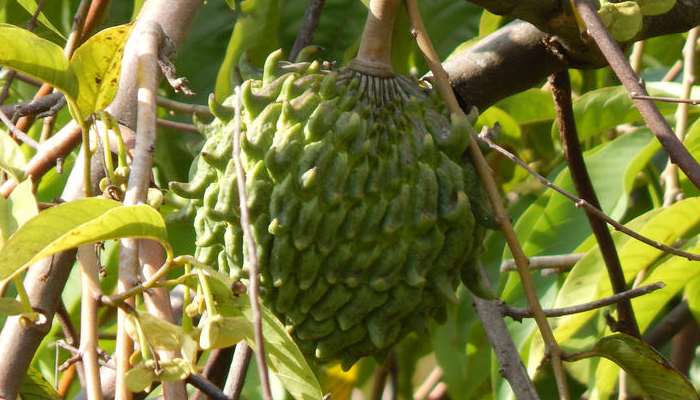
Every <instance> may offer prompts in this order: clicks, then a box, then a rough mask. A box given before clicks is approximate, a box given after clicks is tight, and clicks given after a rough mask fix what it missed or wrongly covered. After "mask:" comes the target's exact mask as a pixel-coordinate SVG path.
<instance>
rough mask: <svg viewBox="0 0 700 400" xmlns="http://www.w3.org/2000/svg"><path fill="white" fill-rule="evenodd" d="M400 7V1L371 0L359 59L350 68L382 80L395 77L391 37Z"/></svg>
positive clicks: (353, 61) (358, 53)
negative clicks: (392, 63) (392, 64)
mask: <svg viewBox="0 0 700 400" xmlns="http://www.w3.org/2000/svg"><path fill="white" fill-rule="evenodd" d="M398 7H399V0H370V2H369V12H368V13H367V21H366V22H365V28H364V31H363V32H362V38H361V39H360V49H359V50H358V52H357V57H356V58H355V59H354V60H352V61H351V62H350V65H348V67H349V68H351V69H354V70H355V71H358V72H362V73H366V74H368V75H372V76H377V77H382V78H390V77H392V76H394V70H393V68H392V67H391V35H392V31H393V30H394V17H395V16H396V10H397V9H398Z"/></svg>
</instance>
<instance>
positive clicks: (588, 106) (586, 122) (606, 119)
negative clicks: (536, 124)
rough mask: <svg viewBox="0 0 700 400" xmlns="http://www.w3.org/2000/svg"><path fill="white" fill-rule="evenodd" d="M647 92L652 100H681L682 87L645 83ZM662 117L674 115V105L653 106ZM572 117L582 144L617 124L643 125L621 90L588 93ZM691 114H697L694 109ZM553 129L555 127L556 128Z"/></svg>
mask: <svg viewBox="0 0 700 400" xmlns="http://www.w3.org/2000/svg"><path fill="white" fill-rule="evenodd" d="M646 87H647V90H648V91H649V94H650V95H652V96H661V97H676V98H677V97H680V96H681V94H682V91H681V85H680V84H679V83H674V82H647V83H646ZM698 96H700V90H699V89H697V88H696V89H695V90H693V91H692V93H691V96H690V97H691V98H697V97H698ZM655 104H656V106H657V107H658V108H659V111H661V113H662V114H664V115H670V114H673V113H675V112H676V108H677V105H676V104H674V103H669V102H655ZM573 108H574V116H575V119H576V128H577V130H578V133H579V139H580V140H582V141H583V140H585V139H588V138H589V137H591V136H596V135H599V134H601V133H603V132H605V131H607V130H609V129H612V128H614V127H616V126H618V125H620V124H623V123H628V122H638V121H643V119H642V116H641V114H639V111H638V110H637V108H636V107H635V106H634V102H633V101H632V99H630V97H629V93H628V92H627V90H626V89H625V88H624V87H622V86H610V87H604V88H601V89H597V90H592V91H590V92H587V93H586V94H584V95H583V96H581V97H579V98H578V99H576V100H575V101H574V104H573ZM690 111H691V113H697V112H698V109H697V108H695V107H693V108H691V109H690ZM555 129H557V128H556V124H555Z"/></svg>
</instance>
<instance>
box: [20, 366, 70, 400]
mask: <svg viewBox="0 0 700 400" xmlns="http://www.w3.org/2000/svg"><path fill="white" fill-rule="evenodd" d="M19 397H20V398H22V400H61V399H62V397H61V396H60V395H59V394H58V392H56V390H55V389H54V388H53V386H52V385H51V384H50V383H49V382H47V381H46V379H44V377H43V376H42V375H41V372H39V370H37V369H36V368H34V367H33V366H30V367H29V369H28V370H27V373H26V374H25V375H24V380H22V386H21V388H20V390H19Z"/></svg>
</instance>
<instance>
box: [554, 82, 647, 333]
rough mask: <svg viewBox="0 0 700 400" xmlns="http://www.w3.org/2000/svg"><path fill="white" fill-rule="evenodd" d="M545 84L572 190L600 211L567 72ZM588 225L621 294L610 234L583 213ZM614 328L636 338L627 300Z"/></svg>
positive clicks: (620, 273)
mask: <svg viewBox="0 0 700 400" xmlns="http://www.w3.org/2000/svg"><path fill="white" fill-rule="evenodd" d="M549 83H550V85H551V87H552V97H553V98H554V108H555V110H556V112H557V123H558V125H559V132H560V137H561V142H562V146H563V147H564V154H565V155H566V161H567V164H568V165H569V174H570V175H571V180H572V181H573V182H574V187H576V191H577V192H578V195H579V197H581V198H582V199H583V200H585V201H586V202H588V203H590V204H591V205H592V206H593V207H594V208H595V209H598V210H599V209H600V208H601V207H600V202H599V201H598V195H597V194H596V192H595V189H594V188H593V183H592V182H591V178H590V176H589V175H588V169H587V168H586V163H585V162H584V160H583V152H582V151H581V145H580V144H579V138H578V132H577V130H576V121H575V120H574V108H573V102H572V100H571V82H570V81H569V72H568V71H562V72H557V73H555V74H553V75H552V76H550V77H549ZM586 217H587V218H588V223H589V225H590V226H591V230H592V231H593V235H594V236H595V238H596V241H597V242H598V248H599V249H600V253H601V255H602V257H603V261H604V263H605V268H606V269H607V271H608V279H610V286H611V287H612V290H613V293H622V292H624V291H625V290H627V281H626V280H625V274H624V272H623V271H622V264H621V263H620V257H619V256H618V254H617V249H616V248H615V242H614V241H613V238H612V234H611V233H610V230H609V229H608V226H607V225H606V224H605V221H604V220H602V219H599V218H597V216H596V215H595V214H594V213H592V212H590V211H586ZM617 315H618V320H619V321H618V326H619V329H620V331H621V332H623V333H626V334H628V335H631V336H634V337H639V336H640V335H639V327H638V326H637V319H636V318H635V316H634V310H633V309H632V303H630V301H629V300H625V299H623V300H620V302H619V303H618V305H617Z"/></svg>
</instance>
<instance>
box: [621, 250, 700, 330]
mask: <svg viewBox="0 0 700 400" xmlns="http://www.w3.org/2000/svg"><path fill="white" fill-rule="evenodd" d="M681 248H682V249H683V250H685V251H688V252H691V253H695V254H698V253H700V237H694V238H693V239H691V240H690V241H689V242H688V243H686V244H685V245H684V246H682V247H681ZM698 277H700V262H698V261H690V260H687V259H685V258H683V257H677V256H668V257H664V258H663V259H662V260H661V262H660V263H658V265H655V266H654V267H653V270H652V271H651V273H648V274H647V275H646V276H645V277H644V280H643V281H642V282H641V283H639V286H643V285H648V284H650V283H654V282H663V283H665V284H666V287H664V288H663V289H661V290H657V291H655V292H653V293H649V294H647V295H644V296H641V297H637V298H635V299H632V307H634V314H635V317H636V318H637V324H638V325H639V329H640V330H641V331H642V332H644V331H646V329H647V327H648V326H649V324H650V323H651V322H652V320H653V319H654V318H655V317H656V316H657V315H658V314H659V313H660V312H663V311H664V306H665V305H666V304H667V303H668V302H669V301H670V300H671V299H672V298H673V297H674V296H676V295H678V294H679V293H682V291H683V289H684V288H685V287H686V286H687V285H688V284H689V283H690V282H692V281H693V280H694V279H696V278H698Z"/></svg>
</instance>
